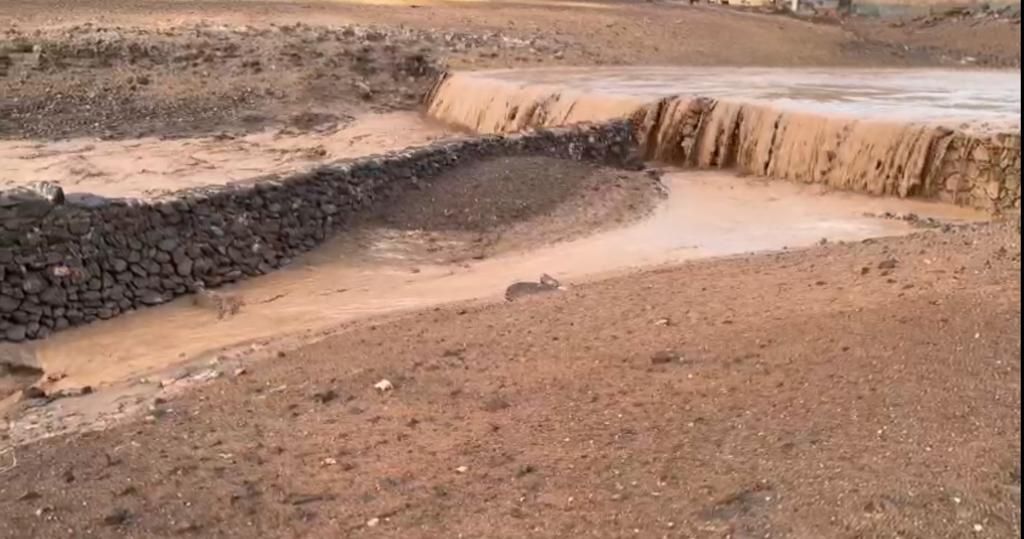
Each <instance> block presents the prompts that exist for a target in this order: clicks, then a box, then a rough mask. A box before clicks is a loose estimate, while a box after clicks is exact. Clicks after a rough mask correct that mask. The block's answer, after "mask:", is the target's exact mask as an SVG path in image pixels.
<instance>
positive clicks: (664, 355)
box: [651, 350, 679, 365]
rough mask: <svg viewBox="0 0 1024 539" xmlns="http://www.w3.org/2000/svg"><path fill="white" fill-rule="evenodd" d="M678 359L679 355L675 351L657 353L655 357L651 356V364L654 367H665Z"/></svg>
mask: <svg viewBox="0 0 1024 539" xmlns="http://www.w3.org/2000/svg"><path fill="white" fill-rule="evenodd" d="M678 359H679V354H677V353H676V352H675V351H673V350H662V351H660V352H655V353H654V355H652V356H651V363H652V364H654V365H664V364H666V363H671V362H673V361H676V360H678Z"/></svg>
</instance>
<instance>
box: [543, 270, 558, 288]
mask: <svg viewBox="0 0 1024 539" xmlns="http://www.w3.org/2000/svg"><path fill="white" fill-rule="evenodd" d="M540 282H541V284H545V285H548V286H559V284H558V280H557V279H555V278H554V277H552V276H550V275H548V274H547V273H545V274H543V275H541V276H540Z"/></svg>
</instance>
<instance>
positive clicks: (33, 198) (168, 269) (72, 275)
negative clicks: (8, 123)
mask: <svg viewBox="0 0 1024 539" xmlns="http://www.w3.org/2000/svg"><path fill="white" fill-rule="evenodd" d="M633 148H634V144H633V139H632V130H631V127H630V126H629V125H628V124H627V123H625V122H613V123H609V124H604V125H600V126H597V125H594V126H580V127H578V128H574V129H558V130H540V131H536V132H531V133H525V134H520V135H512V136H505V137H495V136H491V137H480V138H472V139H462V140H456V141H446V142H439V143H435V144H433V145H430V146H426V147H423V148H417V149H412V150H407V151H401V152H395V153H390V154H387V155H382V156H372V157H366V158H360V159H354V160H347V161H342V162H337V163H333V164H329V165H325V166H321V167H319V168H317V169H315V170H311V171H308V172H303V173H298V174H295V175H292V176H289V177H285V178H280V179H263V180H254V181H252V182H248V183H246V184H235V185H228V186H223V187H220V186H219V187H211V188H205V189H197V190H188V191H183V192H179V193H176V194H174V195H173V196H169V197H165V198H162V199H159V200H155V201H138V200H113V199H105V198H102V197H98V196H93V195H74V194H69V195H67V196H66V197H65V196H63V195H62V193H60V191H59V190H58V191H56V192H54V190H52V189H50V190H36V191H27V190H22V191H8V192H0V222H2V225H3V226H2V228H0V340H7V341H14V342H18V341H23V340H26V339H36V338H42V337H45V336H47V335H48V334H50V333H51V332H53V331H58V330H61V329H64V328H67V327H71V326H76V325H79V324H85V323H88V322H92V321H95V320H101V319H107V318H111V317H114V316H117V315H118V314H120V313H123V312H126V311H130V310H132V309H136V308H140V307H145V306H150V305H158V304H161V303H164V302H167V301H170V300H171V299H173V298H175V297H176V296H180V295H183V294H187V293H189V292H191V291H194V290H195V289H196V287H197V286H199V285H202V286H205V287H209V288H212V287H216V286H219V285H222V284H225V283H230V282H233V281H237V280H239V279H242V278H245V277H250V276H256V275H261V274H264V273H267V272H269V271H272V270H273V269H275V268H278V267H280V266H282V265H285V264H287V263H288V262H289V261H290V260H292V259H293V258H294V257H295V256H296V255H298V254H300V253H302V252H304V251H307V250H309V249H311V248H313V247H314V246H316V245H317V244H319V243H320V242H322V241H324V239H326V238H327V237H328V236H329V235H330V234H331V233H332V232H333V231H336V230H339V229H343V228H344V227H345V223H346V222H347V221H348V218H349V217H350V216H352V215H354V214H355V213H356V212H359V211H360V210H363V209H365V208H367V207H369V206H371V205H372V204H373V203H374V202H375V201H378V200H379V199H381V198H384V197H387V196H388V194H389V193H390V192H392V191H393V190H395V189H399V188H401V187H402V186H403V185H408V184H411V183H413V182H415V181H417V180H418V179H420V178H427V177H430V176H433V175H436V174H439V173H441V172H443V171H444V170H446V169H449V168H451V167H453V166H455V165H457V164H458V163H460V162H462V161H465V160H471V159H478V158H486V157H493V156H508V155H548V156H553V157H559V158H565V159H575V160H595V161H600V162H604V163H608V164H612V165H623V164H626V163H628V162H630V160H635V156H633Z"/></svg>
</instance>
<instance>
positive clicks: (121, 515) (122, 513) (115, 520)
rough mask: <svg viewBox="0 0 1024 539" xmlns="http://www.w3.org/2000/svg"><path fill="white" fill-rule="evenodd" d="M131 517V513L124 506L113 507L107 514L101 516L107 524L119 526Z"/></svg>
mask: <svg viewBox="0 0 1024 539" xmlns="http://www.w3.org/2000/svg"><path fill="white" fill-rule="evenodd" d="M131 517H132V514H131V513H130V512H129V511H128V510H127V509H124V508H118V509H114V510H113V511H111V512H110V513H108V514H107V516H105V517H103V523H104V524H106V525H107V526H120V525H122V524H124V523H126V522H128V520H129V519H130V518H131Z"/></svg>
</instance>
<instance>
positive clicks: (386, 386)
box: [373, 379, 395, 393]
mask: <svg viewBox="0 0 1024 539" xmlns="http://www.w3.org/2000/svg"><path fill="white" fill-rule="evenodd" d="M373 388H374V389H376V390H377V391H380V392H381V393H386V392H388V391H391V390H393V389H395V385H394V384H392V383H391V382H390V381H388V380H387V379H384V380H381V381H380V382H377V383H376V384H373Z"/></svg>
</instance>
